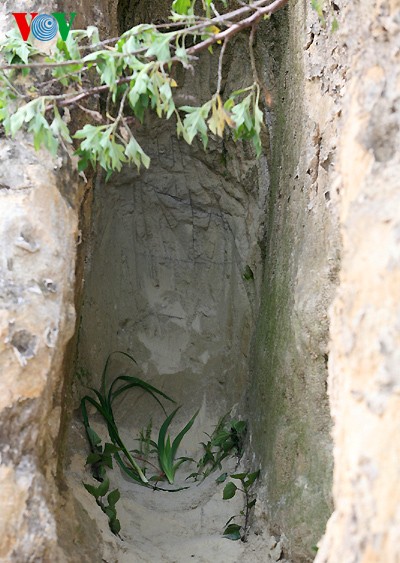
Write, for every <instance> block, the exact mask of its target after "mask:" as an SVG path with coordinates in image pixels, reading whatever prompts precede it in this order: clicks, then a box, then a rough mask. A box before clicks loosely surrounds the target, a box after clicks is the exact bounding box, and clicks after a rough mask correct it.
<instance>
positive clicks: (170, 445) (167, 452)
mask: <svg viewBox="0 0 400 563" xmlns="http://www.w3.org/2000/svg"><path fill="white" fill-rule="evenodd" d="M179 408H180V407H178V408H177V409H175V410H174V411H173V412H172V413H171V414H170V415H169V416H168V417H167V418H166V420H165V421H164V423H163V425H162V426H161V428H160V432H159V434H158V442H157V453H158V459H159V462H160V467H161V469H162V470H163V472H164V474H165V476H166V478H167V479H168V482H169V483H170V485H172V484H173V483H174V480H175V473H176V470H177V469H178V467H180V466H181V465H182V463H184V462H185V461H194V460H193V459H191V458H188V457H180V458H178V460H177V461H175V458H176V453H177V450H178V448H179V445H180V443H181V442H182V439H183V438H184V436H185V434H187V432H188V431H189V430H190V429H191V427H192V426H193V423H194V421H195V418H196V417H197V415H198V414H199V411H197V412H196V413H195V414H194V415H193V416H192V418H191V419H190V420H189V422H188V423H187V424H186V426H185V427H184V428H183V429H182V430H181V431H180V432H179V434H178V435H177V436H176V438H175V440H173V441H171V437H170V435H169V434H167V431H168V427H169V425H170V424H171V422H172V420H173V418H174V417H175V415H176V413H177V412H178V410H179Z"/></svg>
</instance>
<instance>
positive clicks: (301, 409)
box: [249, 2, 343, 561]
mask: <svg viewBox="0 0 400 563" xmlns="http://www.w3.org/2000/svg"><path fill="white" fill-rule="evenodd" d="M306 7H307V9H305V8H306ZM268 31H269V34H266V40H265V43H264V45H263V46H262V47H260V48H262V49H264V50H266V51H267V52H269V53H270V57H271V59H270V63H269V72H268V75H267V78H268V80H269V83H270V85H271V86H270V88H271V90H272V99H273V101H274V106H273V115H274V118H273V121H272V127H271V129H272V135H271V136H272V138H273V143H272V164H271V190H270V195H269V200H268V207H267V219H266V247H265V277H264V282H263V290H262V294H263V297H262V304H261V310H260V317H259V322H258V327H257V330H256V336H255V342H254V348H253V355H252V371H253V382H252V385H251V389H250V393H249V406H250V412H252V413H254V414H253V416H252V417H251V427H252V431H253V441H252V446H253V448H254V450H255V452H256V455H257V456H258V458H259V460H260V462H261V464H262V467H263V473H264V474H263V481H264V485H263V487H262V490H261V491H260V498H261V500H262V502H263V503H264V505H263V506H264V507H265V510H266V521H267V525H269V526H270V527H271V529H272V531H273V532H274V533H276V534H277V535H280V534H283V536H284V537H286V544H287V553H288V557H289V558H290V559H291V560H293V561H303V560H311V559H312V558H313V556H314V555H313V551H312V546H313V545H315V544H316V543H317V541H318V539H319V538H320V536H321V534H322V533H323V531H324V528H325V524H326V521H327V519H328V517H329V515H330V512H331V510H332V504H331V494H330V491H331V474H332V454H331V439H330V426H331V423H330V415H329V406H328V399H327V394H326V379H327V375H328V374H327V359H328V338H329V336H328V329H329V326H328V307H329V305H330V303H331V301H332V298H333V294H334V291H335V287H336V283H337V271H338V268H339V247H340V244H339V239H338V233H337V214H336V212H335V205H336V200H337V197H338V196H337V193H336V192H335V189H334V185H333V173H332V171H333V168H334V162H335V145H336V127H337V115H338V113H339V110H340V96H339V93H340V87H341V84H342V83H343V70H342V68H341V66H340V61H338V60H337V59H338V58H339V57H337V58H336V57H335V56H334V55H331V53H332V52H333V51H334V47H335V46H336V38H335V36H334V35H332V34H330V33H328V32H327V31H326V30H325V31H324V30H323V29H322V28H321V26H320V24H319V22H318V19H317V17H316V14H315V13H313V12H312V11H311V9H310V10H309V9H308V6H306V4H305V3H302V2H297V3H295V4H291V5H290V7H289V10H288V11H287V13H286V14H279V17H278V22H276V21H275V23H274V22H271V25H270V27H269V30H268ZM326 53H329V56H328V57H327V56H326ZM334 63H336V65H338V66H337V69H336V71H335V73H331V72H330V71H329V69H330V67H331V66H332V65H333V64H334ZM317 69H318V70H317ZM262 508H263V507H262V506H261V509H262ZM259 510H260V506H259Z"/></svg>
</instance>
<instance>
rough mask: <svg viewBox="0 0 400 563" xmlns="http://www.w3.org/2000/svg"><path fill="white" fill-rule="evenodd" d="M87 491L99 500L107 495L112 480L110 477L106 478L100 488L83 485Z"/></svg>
mask: <svg viewBox="0 0 400 563" xmlns="http://www.w3.org/2000/svg"><path fill="white" fill-rule="evenodd" d="M83 486H84V487H85V489H86V490H87V491H88V492H89V493H90V494H91V495H93V496H94V498H96V499H98V498H100V497H104V496H105V495H106V494H107V491H108V488H109V486H110V480H109V479H108V477H105V478H104V481H103V482H102V483H101V484H100V485H99V486H98V487H94V486H93V485H88V484H86V483H83Z"/></svg>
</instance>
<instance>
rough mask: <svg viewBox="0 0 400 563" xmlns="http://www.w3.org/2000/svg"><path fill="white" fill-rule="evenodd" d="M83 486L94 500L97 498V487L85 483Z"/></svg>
mask: <svg viewBox="0 0 400 563" xmlns="http://www.w3.org/2000/svg"><path fill="white" fill-rule="evenodd" d="M83 486H84V487H85V489H86V490H87V492H88V493H90V494H91V495H92V496H94V498H95V499H97V498H98V497H99V494H98V487H94V486H93V485H88V484H87V483H83Z"/></svg>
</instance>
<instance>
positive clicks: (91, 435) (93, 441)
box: [86, 426, 101, 446]
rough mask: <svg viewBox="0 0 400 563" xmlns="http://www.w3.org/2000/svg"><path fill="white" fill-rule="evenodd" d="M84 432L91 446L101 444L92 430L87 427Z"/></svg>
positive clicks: (98, 437)
mask: <svg viewBox="0 0 400 563" xmlns="http://www.w3.org/2000/svg"><path fill="white" fill-rule="evenodd" d="M86 432H87V434H88V438H89V440H90V443H91V444H92V445H94V446H97V445H98V444H101V438H100V436H99V435H98V434H96V432H95V431H94V430H93V428H91V427H90V426H89V427H88V428H86Z"/></svg>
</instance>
